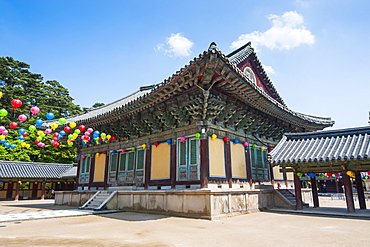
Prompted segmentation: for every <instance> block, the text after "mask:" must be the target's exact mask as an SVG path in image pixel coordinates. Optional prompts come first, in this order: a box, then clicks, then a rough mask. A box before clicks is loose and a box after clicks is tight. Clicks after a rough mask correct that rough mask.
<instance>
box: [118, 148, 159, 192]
mask: <svg viewBox="0 0 370 247" xmlns="http://www.w3.org/2000/svg"><path fill="white" fill-rule="evenodd" d="M151 168H152V149H151V147H150V146H149V147H147V149H146V150H145V165H144V170H145V171H144V188H145V189H146V190H147V189H148V188H149V182H150V175H151V171H152V169H151ZM117 171H118V169H117Z"/></svg>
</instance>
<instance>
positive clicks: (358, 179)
mask: <svg viewBox="0 0 370 247" xmlns="http://www.w3.org/2000/svg"><path fill="white" fill-rule="evenodd" d="M356 188H357V196H358V202H359V204H360V209H366V202H365V192H364V187H362V179H361V173H360V172H356Z"/></svg>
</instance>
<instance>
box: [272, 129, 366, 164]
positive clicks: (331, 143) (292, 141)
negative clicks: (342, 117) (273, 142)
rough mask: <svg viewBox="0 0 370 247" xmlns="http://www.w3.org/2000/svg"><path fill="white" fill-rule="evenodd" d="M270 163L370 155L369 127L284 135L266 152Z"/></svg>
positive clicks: (329, 159)
mask: <svg viewBox="0 0 370 247" xmlns="http://www.w3.org/2000/svg"><path fill="white" fill-rule="evenodd" d="M270 155H271V158H272V159H271V162H272V164H275V165H278V164H292V163H305V162H328V161H346V160H363V159H369V158H370V127H369V126H366V127H358V128H348V129H341V130H328V131H317V132H310V133H294V134H293V133H289V134H285V135H284V136H283V138H282V140H281V141H280V142H279V144H278V145H277V146H276V147H275V148H274V150H273V151H272V152H271V153H270Z"/></svg>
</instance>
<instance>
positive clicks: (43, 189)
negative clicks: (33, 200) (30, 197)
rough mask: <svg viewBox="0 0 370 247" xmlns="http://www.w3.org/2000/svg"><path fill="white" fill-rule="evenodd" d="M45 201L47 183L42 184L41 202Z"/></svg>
mask: <svg viewBox="0 0 370 247" xmlns="http://www.w3.org/2000/svg"><path fill="white" fill-rule="evenodd" d="M44 199H45V183H44V182H42V183H41V200H44Z"/></svg>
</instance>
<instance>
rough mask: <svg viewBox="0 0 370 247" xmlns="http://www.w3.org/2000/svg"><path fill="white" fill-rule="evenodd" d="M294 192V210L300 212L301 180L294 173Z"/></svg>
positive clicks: (301, 205) (301, 207)
mask: <svg viewBox="0 0 370 247" xmlns="http://www.w3.org/2000/svg"><path fill="white" fill-rule="evenodd" d="M294 191H295V203H296V209H297V210H302V209H303V203H302V190H301V180H300V179H299V177H298V175H297V173H296V172H294Z"/></svg>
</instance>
